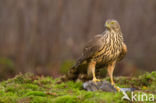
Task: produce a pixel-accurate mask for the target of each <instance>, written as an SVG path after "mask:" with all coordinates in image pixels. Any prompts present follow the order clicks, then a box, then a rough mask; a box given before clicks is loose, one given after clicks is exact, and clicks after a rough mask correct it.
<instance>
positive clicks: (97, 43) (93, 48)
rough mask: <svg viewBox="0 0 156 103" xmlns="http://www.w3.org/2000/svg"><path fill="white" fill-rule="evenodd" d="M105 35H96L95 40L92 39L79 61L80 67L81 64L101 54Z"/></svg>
mask: <svg viewBox="0 0 156 103" xmlns="http://www.w3.org/2000/svg"><path fill="white" fill-rule="evenodd" d="M102 36H103V35H100V34H99V35H96V36H95V37H94V38H93V39H91V40H90V41H89V42H88V43H87V45H86V46H85V48H84V50H83V53H82V55H81V56H80V58H79V59H78V60H77V63H76V64H77V65H79V64H80V63H81V62H83V61H85V60H88V59H90V58H92V57H93V56H94V55H95V54H96V53H97V52H99V51H100V50H101V49H102V48H103V46H104V41H103V38H102Z"/></svg>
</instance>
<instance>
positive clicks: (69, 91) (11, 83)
mask: <svg viewBox="0 0 156 103" xmlns="http://www.w3.org/2000/svg"><path fill="white" fill-rule="evenodd" d="M106 79H107V78H106ZM57 80H58V79H53V78H51V77H44V76H35V75H33V74H30V73H27V74H24V75H23V74H19V75H17V76H16V77H14V78H12V79H9V80H7V81H2V82H1V83H0V103H128V101H125V100H121V98H122V96H123V94H122V93H120V92H117V93H111V92H102V91H95V92H91V91H90V92H89V91H85V90H83V89H82V82H72V81H69V82H65V83H61V84H57V83H56V82H57ZM115 81H116V83H117V84H116V85H119V84H120V87H137V88H139V89H140V90H143V91H144V92H150V93H156V91H155V85H156V72H152V73H145V74H144V75H140V76H138V77H133V78H126V77H116V78H115Z"/></svg>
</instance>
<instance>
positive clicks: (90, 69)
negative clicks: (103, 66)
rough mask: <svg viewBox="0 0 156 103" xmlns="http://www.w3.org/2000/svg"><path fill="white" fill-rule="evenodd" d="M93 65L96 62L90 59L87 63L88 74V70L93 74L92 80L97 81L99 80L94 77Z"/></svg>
mask: <svg viewBox="0 0 156 103" xmlns="http://www.w3.org/2000/svg"><path fill="white" fill-rule="evenodd" d="M95 65H96V62H95V61H91V62H90V63H89V65H88V74H90V72H91V73H92V75H93V80H92V81H93V82H95V83H96V82H98V81H100V80H99V79H97V78H96V76H95Z"/></svg>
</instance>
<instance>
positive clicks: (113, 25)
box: [105, 19, 120, 31]
mask: <svg viewBox="0 0 156 103" xmlns="http://www.w3.org/2000/svg"><path fill="white" fill-rule="evenodd" d="M105 27H106V28H107V29H108V30H115V31H116V30H120V25H119V22H118V21H116V20H110V19H109V20H107V21H106V23H105Z"/></svg>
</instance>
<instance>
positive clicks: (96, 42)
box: [67, 19, 127, 91]
mask: <svg viewBox="0 0 156 103" xmlns="http://www.w3.org/2000/svg"><path fill="white" fill-rule="evenodd" d="M105 27H106V29H105V31H104V32H103V33H101V34H98V35H96V36H94V37H93V38H92V39H91V40H90V41H89V42H88V43H87V45H86V46H85V48H84V50H83V53H82V55H81V56H80V57H79V59H78V60H77V62H76V64H75V65H74V66H73V67H72V68H71V69H70V71H69V73H68V74H67V77H69V78H70V77H72V79H75V78H77V75H76V74H77V73H78V69H79V66H81V65H82V64H84V63H85V64H87V68H85V67H84V68H83V69H87V75H88V76H92V78H93V79H92V80H93V81H94V82H97V81H100V80H99V79H97V78H96V75H95V69H97V68H96V67H98V65H105V66H106V67H107V72H108V75H109V77H110V80H111V84H112V85H113V86H114V87H115V88H116V89H117V90H118V91H119V89H120V88H118V87H117V86H115V84H114V81H113V71H114V68H115V65H116V63H117V62H119V61H120V60H122V59H123V58H124V56H125V55H126V52H127V47H126V44H125V43H124V41H123V34H122V32H121V28H120V25H119V22H118V21H116V20H112V19H109V20H107V21H106V22H105ZM71 75H72V76H71ZM73 75H74V76H73Z"/></svg>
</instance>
